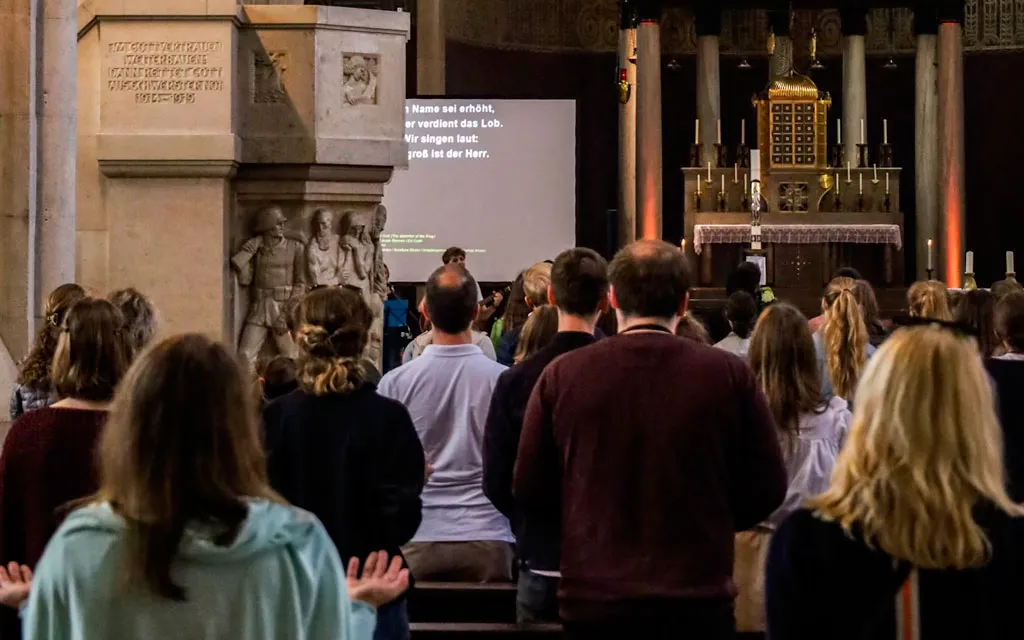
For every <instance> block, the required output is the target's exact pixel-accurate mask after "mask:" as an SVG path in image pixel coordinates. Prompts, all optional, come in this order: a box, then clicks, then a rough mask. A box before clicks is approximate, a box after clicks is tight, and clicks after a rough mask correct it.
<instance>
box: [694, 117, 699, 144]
mask: <svg viewBox="0 0 1024 640" xmlns="http://www.w3.org/2000/svg"><path fill="white" fill-rule="evenodd" d="M693 142H694V144H700V118H698V119H697V121H696V122H694V123H693Z"/></svg>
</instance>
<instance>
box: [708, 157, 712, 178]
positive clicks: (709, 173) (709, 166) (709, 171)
mask: <svg viewBox="0 0 1024 640" xmlns="http://www.w3.org/2000/svg"><path fill="white" fill-rule="evenodd" d="M708 182H711V161H710V160H709V161H708Z"/></svg>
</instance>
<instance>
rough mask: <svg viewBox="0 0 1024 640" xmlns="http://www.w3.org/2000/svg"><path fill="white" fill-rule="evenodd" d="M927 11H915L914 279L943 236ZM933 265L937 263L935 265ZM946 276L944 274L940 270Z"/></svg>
mask: <svg viewBox="0 0 1024 640" xmlns="http://www.w3.org/2000/svg"><path fill="white" fill-rule="evenodd" d="M925 15H926V13H925V12H924V11H919V12H917V11H916V12H915V14H914V17H915V20H914V21H915V27H916V28H915V30H916V32H917V54H916V56H915V59H914V66H915V81H914V84H915V90H914V139H915V145H914V175H915V181H916V185H915V186H916V202H917V207H916V210H917V215H916V223H917V226H916V234H915V246H916V247H917V261H916V268H915V270H914V276H915V279H917V280H923V279H925V278H926V277H927V267H928V241H929V240H932V242H933V245H934V246H933V256H938V255H939V252H938V251H937V249H938V247H939V246H941V245H940V244H937V243H939V242H940V240H941V234H940V233H939V218H938V216H939V212H938V197H939V120H938V109H939V95H938V69H937V67H936V54H937V46H938V45H937V40H938V36H937V35H936V31H937V29H938V25H937V24H935V19H934V12H932V19H931V21H930V24H929V23H928V22H927V21H925V20H924V16H925ZM933 266H936V267H937V264H935V263H934V262H933ZM935 273H936V274H939V277H942V276H941V274H942V273H943V272H941V271H939V270H936V271H935Z"/></svg>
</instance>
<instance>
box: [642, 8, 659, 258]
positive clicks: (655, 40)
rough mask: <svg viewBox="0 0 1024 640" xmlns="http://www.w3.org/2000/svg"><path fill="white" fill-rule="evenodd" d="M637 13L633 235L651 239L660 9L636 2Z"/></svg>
mask: <svg viewBox="0 0 1024 640" xmlns="http://www.w3.org/2000/svg"><path fill="white" fill-rule="evenodd" d="M652 5H653V6H652ZM637 17H638V18H639V26H638V27H637V32H636V41H637V61H636V64H637V74H636V183H637V186H636V224H637V229H636V237H637V238H638V239H639V238H644V239H652V238H661V198H662V194H661V175H662V174H661V171H662V169H661V162H662V158H661V27H660V26H659V24H658V23H659V20H660V18H661V9H660V7H659V6H658V3H639V5H638V7H637Z"/></svg>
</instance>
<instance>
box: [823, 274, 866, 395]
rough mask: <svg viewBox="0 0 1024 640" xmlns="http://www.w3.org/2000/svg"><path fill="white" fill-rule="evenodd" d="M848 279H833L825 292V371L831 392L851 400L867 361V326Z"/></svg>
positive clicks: (852, 282) (852, 286)
mask: <svg viewBox="0 0 1024 640" xmlns="http://www.w3.org/2000/svg"><path fill="white" fill-rule="evenodd" d="M856 286H857V283H856V282H855V281H854V280H853V279H851V278H836V279H834V280H832V282H830V283H829V285H828V289H827V290H826V291H825V305H826V311H825V318H826V322H825V327H824V329H823V335H822V337H823V338H824V346H825V371H826V373H828V377H829V380H831V381H832V388H833V390H834V391H835V394H836V395H837V396H839V397H841V398H845V399H847V400H851V399H852V398H853V393H854V391H855V390H856V388H857V381H858V380H859V379H860V373H861V371H862V370H863V368H864V364H865V363H866V362H867V345H868V328H867V325H866V324H865V323H864V312H863V311H862V310H861V308H860V305H858V304H857V298H856V296H855V295H854V289H855V288H856Z"/></svg>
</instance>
